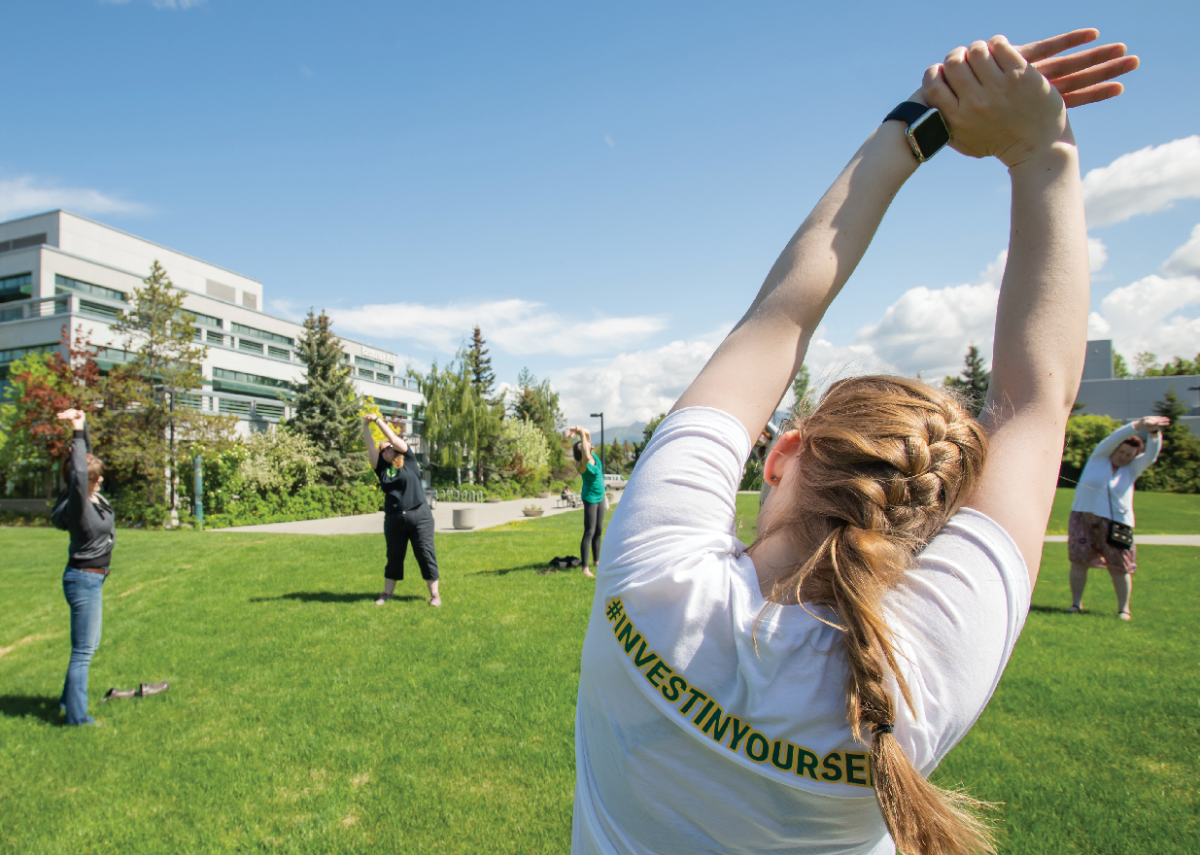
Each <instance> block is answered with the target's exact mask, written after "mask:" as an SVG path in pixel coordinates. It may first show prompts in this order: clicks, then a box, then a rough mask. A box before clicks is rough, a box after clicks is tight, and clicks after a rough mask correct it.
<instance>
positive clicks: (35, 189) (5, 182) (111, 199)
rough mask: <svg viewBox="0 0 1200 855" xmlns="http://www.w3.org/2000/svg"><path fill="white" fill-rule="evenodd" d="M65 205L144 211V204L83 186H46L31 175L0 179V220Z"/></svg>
mask: <svg viewBox="0 0 1200 855" xmlns="http://www.w3.org/2000/svg"><path fill="white" fill-rule="evenodd" d="M56 208H66V209H68V210H71V211H74V212H76V213H79V214H114V213H131V212H135V211H141V210H142V209H143V206H141V205H139V204H137V203H134V202H126V201H125V200H123V199H118V198H116V197H115V196H108V195H106V194H104V193H101V192H100V191H99V190H90V189H88V188H84V187H53V186H47V185H46V184H44V183H43V182H41V181H40V180H39V179H37V178H35V177H34V176H32V175H21V176H18V177H16V178H9V179H0V220H10V219H12V218H14V217H21V216H25V215H26V214H40V213H42V212H43V211H53V210H55V209H56Z"/></svg>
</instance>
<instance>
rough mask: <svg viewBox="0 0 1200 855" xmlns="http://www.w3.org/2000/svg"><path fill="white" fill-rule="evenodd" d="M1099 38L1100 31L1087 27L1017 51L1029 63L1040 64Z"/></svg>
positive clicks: (1025, 46) (1030, 44) (1023, 46)
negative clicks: (1048, 58) (1041, 61)
mask: <svg viewBox="0 0 1200 855" xmlns="http://www.w3.org/2000/svg"><path fill="white" fill-rule="evenodd" d="M1099 37H1100V31H1099V30H1097V29H1095V28H1093V27H1085V28H1084V29H1081V30H1072V31H1071V32H1069V33H1063V34H1062V35H1058V36H1051V37H1050V38H1048V39H1041V40H1040V41H1036V42H1030V43H1029V44H1025V45H1021V46H1020V47H1018V48H1017V50H1018V51H1020V53H1021V56H1023V57H1025V59H1026V60H1027V61H1029V62H1038V61H1039V60H1043V59H1046V58H1047V57H1051V56H1054V55H1055V54H1059V53H1062V52H1063V51H1064V50H1070V49H1071V48H1074V47H1079V46H1080V45H1085V44H1087V43H1088V42H1094V41H1095V40H1096V39H1098V38H1099Z"/></svg>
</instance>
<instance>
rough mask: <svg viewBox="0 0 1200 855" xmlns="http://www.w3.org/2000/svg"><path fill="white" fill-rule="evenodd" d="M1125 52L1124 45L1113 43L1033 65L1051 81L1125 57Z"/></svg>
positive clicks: (1044, 60) (1055, 57)
mask: <svg viewBox="0 0 1200 855" xmlns="http://www.w3.org/2000/svg"><path fill="white" fill-rule="evenodd" d="M1126 51H1127V48H1126V47H1125V45H1123V44H1121V43H1120V42H1114V43H1113V44H1107V45H1100V46H1099V47H1094V48H1088V49H1087V50H1081V51H1080V52H1079V53H1072V54H1067V55H1066V56H1053V57H1050V58H1049V59H1042V60H1037V61H1036V62H1034V63H1033V64H1034V67H1036V68H1037V70H1038V71H1040V72H1041V73H1042V74H1044V75H1046V76H1047V77H1049V78H1051V79H1053V78H1055V77H1064V76H1066V75H1068V74H1074V73H1075V72H1077V71H1083V70H1084V69H1085V68H1091V67H1092V66H1093V65H1098V64H1100V63H1102V62H1108V61H1109V60H1111V59H1117V58H1119V57H1122V56H1125V53H1126Z"/></svg>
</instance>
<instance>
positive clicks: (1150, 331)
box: [1088, 274, 1200, 360]
mask: <svg viewBox="0 0 1200 855" xmlns="http://www.w3.org/2000/svg"><path fill="white" fill-rule="evenodd" d="M1198 309H1200V277H1197V276H1170V277H1164V276H1159V275H1157V274H1152V275H1150V276H1146V277H1143V278H1142V279H1139V280H1138V281H1136V282H1133V283H1132V284H1129V285H1126V286H1124V287H1122V288H1117V289H1116V290H1114V291H1113V292H1112V293H1110V294H1109V295H1108V296H1107V297H1105V298H1104V300H1103V301H1102V302H1101V303H1100V315H1101V318H1100V320H1102V321H1103V325H1100V324H1091V323H1089V325H1088V327H1089V334H1090V333H1091V332H1092V330H1093V329H1096V331H1097V332H1099V331H1100V330H1101V329H1103V330H1104V332H1105V334H1104V335H1103V336H1101V337H1103V338H1111V339H1112V340H1113V345H1114V347H1115V348H1116V349H1117V351H1118V352H1119V353H1122V354H1124V355H1125V356H1126V359H1130V358H1131V357H1132V356H1133V355H1134V354H1137V353H1141V352H1142V351H1150V352H1151V353H1155V354H1158V357H1159V359H1160V360H1162V359H1170V358H1171V357H1174V356H1186V357H1187V358H1189V359H1190V358H1192V357H1193V356H1195V354H1196V351H1197V350H1200V317H1188V315H1196V314H1197V310H1198ZM1185 310H1190V311H1185Z"/></svg>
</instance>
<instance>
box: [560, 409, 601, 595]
mask: <svg viewBox="0 0 1200 855" xmlns="http://www.w3.org/2000/svg"><path fill="white" fill-rule="evenodd" d="M566 436H567V437H568V438H570V437H572V436H577V437H579V441H578V442H576V443H575V449H574V452H575V470H576V471H577V472H578V473H579V474H580V475H582V476H583V489H582V490H580V491H579V492H580V497H581V498H582V499H583V540H582V541H581V542H580V544H579V560H580V561H582V562H583V575H584V576H588V577H589V578H594V576H595V574H593V573H592V569H591V566H590V562H589V561H588V544H589V543H590V544H591V558H592V559H593V560H594V561H595V562H596V563H597V564H598V563H600V541H601V539H602V537H603V536H604V471H603V470H602V469H601V467H600V461H599V460H598V459H597V458H596V455H595V454H593V453H592V434H591V432H590V431H588V430H587V428H584V427H580V426H579V425H575V426H574V427H570V428H567V432H566Z"/></svg>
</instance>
